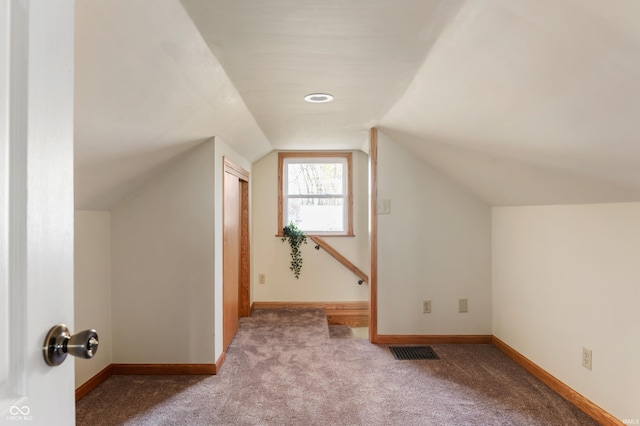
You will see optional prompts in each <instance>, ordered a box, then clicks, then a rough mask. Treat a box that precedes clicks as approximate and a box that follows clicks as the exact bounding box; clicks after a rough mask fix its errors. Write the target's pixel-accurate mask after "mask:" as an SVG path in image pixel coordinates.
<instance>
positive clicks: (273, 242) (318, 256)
mask: <svg viewBox="0 0 640 426" xmlns="http://www.w3.org/2000/svg"><path fill="white" fill-rule="evenodd" d="M367 176H368V157H367V155H366V154H365V153H363V152H361V151H354V152H353V192H354V212H353V225H354V233H355V237H325V238H324V239H325V240H326V241H327V242H328V243H329V244H330V245H331V246H333V247H334V248H336V249H337V250H338V251H339V252H340V253H341V254H342V255H344V256H345V257H346V258H347V259H349V260H350V261H351V262H352V263H354V264H355V265H356V266H358V267H359V268H360V269H362V270H363V271H365V272H367V271H368V270H369V257H368V246H369V233H368V219H367V218H368V201H367V200H368V180H367V179H368V177H367ZM252 217H253V239H252V241H253V243H252V244H253V247H252V252H253V254H254V256H253V264H252V273H251V276H252V280H251V281H252V283H253V285H252V287H253V301H258V302H266V301H271V302H274V301H276V302H334V301H335V302H342V301H366V300H369V286H368V284H363V285H358V277H356V276H355V275H354V274H353V273H352V272H351V271H349V270H348V269H346V268H345V267H344V266H343V265H342V264H340V263H339V262H337V261H336V260H335V259H334V258H333V257H331V256H330V255H329V254H327V253H326V252H324V251H323V250H320V251H317V250H315V249H314V246H315V245H314V244H313V242H312V241H311V240H308V241H309V242H308V244H307V245H303V246H302V248H301V251H302V258H303V266H302V272H301V274H300V279H296V278H295V277H294V275H293V272H292V271H290V270H289V266H290V262H291V255H290V250H289V245H288V243H286V242H282V241H281V239H280V238H278V237H276V233H277V232H278V153H277V152H276V151H273V152H271V153H270V154H268V155H267V156H265V157H263V158H262V159H261V160H259V161H257V162H256V163H254V165H253V206H252ZM259 274H265V276H266V283H265V284H258V275H259Z"/></svg>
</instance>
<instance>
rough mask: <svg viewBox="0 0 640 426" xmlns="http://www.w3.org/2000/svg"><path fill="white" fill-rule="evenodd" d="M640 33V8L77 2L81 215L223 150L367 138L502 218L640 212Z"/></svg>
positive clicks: (329, 1)
mask: <svg viewBox="0 0 640 426" xmlns="http://www.w3.org/2000/svg"><path fill="white" fill-rule="evenodd" d="M638 22H640V2H637V1H635V0H615V1H607V0H597V1H596V0H555V1H551V0H548V1H546V0H516V1H513V0H492V1H485V0H467V1H463V0H459V1H458V0H394V1H390V0H350V1H344V0H242V1H238V0H182V1H181V2H179V1H178V0H136V1H134V2H131V1H127V0H111V1H109V2H105V1H100V0H83V1H82V2H77V3H76V70H75V74H76V206H77V207H78V208H96V209H97V208H104V209H108V208H110V207H112V206H113V205H114V204H116V203H117V202H118V201H119V200H121V199H122V198H123V197H125V196H126V195H127V194H128V193H130V192H131V191H133V190H135V189H136V188H137V187H139V186H140V185H142V184H144V182H146V181H147V180H148V179H149V178H150V177H151V176H153V175H154V174H156V173H158V172H159V171H160V170H162V169H163V168H164V167H166V165H167V164H169V163H170V162H171V161H172V160H173V159H174V158H175V157H176V156H178V155H180V154H181V153H182V152H184V151H185V150H188V149H189V148H191V147H193V146H194V145H195V144H197V143H199V142H200V141H202V140H204V139H207V138H209V137H211V136H216V137H220V138H221V139H223V140H224V141H225V142H226V143H227V144H229V145H230V146H231V147H233V148H234V149H235V150H236V151H238V153H240V154H241V155H243V156H244V157H246V158H247V159H248V160H250V161H255V160H257V159H259V158H260V157H262V156H263V155H265V154H266V153H268V152H269V151H271V150H272V149H360V148H363V147H366V142H367V131H368V129H369V128H370V127H372V126H377V127H379V128H380V129H381V130H382V131H384V132H385V133H388V134H389V135H390V136H391V137H392V138H394V139H395V140H396V141H397V142H398V143H402V144H404V145H406V146H407V147H408V148H409V149H410V150H412V151H413V152H415V153H416V155H419V156H421V157H422V158H423V159H424V161H425V162H426V163H428V164H430V165H431V166H433V167H435V168H437V169H439V170H440V171H442V172H443V173H445V174H447V175H449V176H450V177H451V178H452V179H454V180H457V181H458V182H460V183H461V184H462V185H464V186H466V187H467V188H469V189H470V190H471V191H473V192H474V193H476V194H477V195H478V196H479V197H481V198H482V199H484V200H486V201H487V203H490V204H492V205H513V204H548V203H590V202H614V201H640V167H639V166H640V143H639V142H638V141H637V139H638V137H637V135H638V134H640V119H639V118H640V83H638V81H639V80H640V79H638V76H639V74H640V71H639V70H640V25H638ZM311 92H329V93H331V94H333V95H334V96H335V100H334V101H333V102H332V103H329V104H317V105H313V104H307V103H305V102H304V101H303V97H304V95H306V94H308V93H311Z"/></svg>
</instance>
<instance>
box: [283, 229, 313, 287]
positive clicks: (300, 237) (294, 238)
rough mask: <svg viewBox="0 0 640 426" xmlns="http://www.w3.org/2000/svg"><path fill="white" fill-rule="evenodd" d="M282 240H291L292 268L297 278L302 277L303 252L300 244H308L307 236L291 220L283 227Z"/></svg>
mask: <svg viewBox="0 0 640 426" xmlns="http://www.w3.org/2000/svg"><path fill="white" fill-rule="evenodd" d="M282 235H283V237H282V241H283V242H284V241H287V240H288V241H289V247H291V267H290V268H289V269H291V270H292V271H293V275H295V277H296V279H300V270H301V269H302V252H300V246H301V245H302V244H307V236H306V235H305V234H304V232H303V231H302V230H300V229H299V228H298V227H296V225H294V224H293V222H291V223H290V224H289V225H287V226H285V227H284V228H282Z"/></svg>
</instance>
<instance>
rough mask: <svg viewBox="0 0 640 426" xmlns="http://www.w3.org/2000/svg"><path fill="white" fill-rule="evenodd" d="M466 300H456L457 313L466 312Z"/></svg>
mask: <svg viewBox="0 0 640 426" xmlns="http://www.w3.org/2000/svg"><path fill="white" fill-rule="evenodd" d="M467 308H468V305H467V299H458V312H460V313H464V312H468V309H467Z"/></svg>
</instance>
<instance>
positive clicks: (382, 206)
mask: <svg viewBox="0 0 640 426" xmlns="http://www.w3.org/2000/svg"><path fill="white" fill-rule="evenodd" d="M378 214H391V200H389V199H385V200H378Z"/></svg>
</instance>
